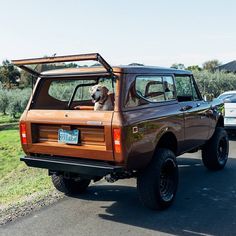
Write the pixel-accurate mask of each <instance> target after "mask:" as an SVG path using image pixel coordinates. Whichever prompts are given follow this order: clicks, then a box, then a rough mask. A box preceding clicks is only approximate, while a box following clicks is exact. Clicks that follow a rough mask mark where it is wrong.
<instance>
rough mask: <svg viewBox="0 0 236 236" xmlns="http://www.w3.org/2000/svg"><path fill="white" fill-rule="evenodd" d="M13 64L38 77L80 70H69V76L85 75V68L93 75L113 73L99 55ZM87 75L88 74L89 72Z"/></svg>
mask: <svg viewBox="0 0 236 236" xmlns="http://www.w3.org/2000/svg"><path fill="white" fill-rule="evenodd" d="M84 61H86V62H88V63H85V62H84ZM94 61H95V62H94ZM12 63H13V64H14V65H16V66H18V67H19V68H21V69H23V70H25V71H27V72H29V73H31V74H32V75H34V76H36V77H41V76H43V74H44V73H43V72H45V71H50V70H56V69H60V70H61V69H68V68H77V69H79V70H76V71H75V70H67V72H68V73H69V74H73V73H75V72H76V73H83V72H84V71H83V68H86V69H87V68H88V67H91V68H92V69H93V70H91V73H92V72H93V73H94V72H97V73H107V74H111V73H112V67H111V66H110V65H109V64H108V63H107V62H106V61H105V60H104V59H103V58H102V57H101V55H100V54H98V53H92V54H80V55H70V56H53V57H43V58H33V59H21V60H12ZM86 73H88V71H87V70H86ZM53 74H55V72H54V73H53ZM48 75H50V73H49V74H48Z"/></svg>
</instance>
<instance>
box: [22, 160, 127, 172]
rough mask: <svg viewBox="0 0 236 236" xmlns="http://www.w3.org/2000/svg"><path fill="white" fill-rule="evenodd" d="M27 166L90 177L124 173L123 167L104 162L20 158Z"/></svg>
mask: <svg viewBox="0 0 236 236" xmlns="http://www.w3.org/2000/svg"><path fill="white" fill-rule="evenodd" d="M20 160H21V161H24V162H25V163H26V165H27V166H31V167H37V168H44V169H48V170H51V171H62V172H71V173H78V174H83V175H92V176H101V177H102V176H105V175H107V174H111V173H119V172H123V171H124V167H122V166H115V165H110V164H108V163H106V162H100V161H91V160H82V159H77V158H69V157H68V158H67V157H55V156H53V157H51V156H50V157H48V156H40V157H34V156H24V157H21V158H20Z"/></svg>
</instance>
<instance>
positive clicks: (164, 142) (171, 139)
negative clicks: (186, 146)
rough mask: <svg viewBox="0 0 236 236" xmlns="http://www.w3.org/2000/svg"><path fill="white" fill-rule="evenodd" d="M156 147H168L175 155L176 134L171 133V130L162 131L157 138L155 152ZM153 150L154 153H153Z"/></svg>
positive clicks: (176, 146) (176, 149)
mask: <svg viewBox="0 0 236 236" xmlns="http://www.w3.org/2000/svg"><path fill="white" fill-rule="evenodd" d="M158 148H167V149H170V150H171V151H172V152H173V153H174V154H175V155H177V152H178V142H177V138H176V136H175V135H174V134H173V132H171V131H168V132H166V133H164V134H163V135H162V136H161V137H160V138H159V140H158V142H157V144H156V149H155V152H156V151H157V149H158ZM155 152H154V154H155Z"/></svg>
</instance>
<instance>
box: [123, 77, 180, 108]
mask: <svg viewBox="0 0 236 236" xmlns="http://www.w3.org/2000/svg"><path fill="white" fill-rule="evenodd" d="M155 76H156V77H161V81H162V87H163V94H164V98H165V100H163V101H151V100H149V99H147V98H145V97H143V96H140V95H139V94H138V93H137V90H136V81H137V78H138V77H155ZM163 77H171V78H172V81H173V88H174V90H173V92H174V96H173V97H174V98H173V99H170V100H166V94H165V92H164V80H163ZM134 86H135V88H134V89H135V95H136V96H137V97H138V98H141V99H143V100H145V101H147V102H148V103H147V104H144V105H143V106H147V105H149V104H161V103H164V102H173V101H176V100H177V95H176V86H175V78H174V75H173V74H143V75H137V76H135V80H134ZM143 106H141V107H143ZM137 107H140V106H137ZM126 108H129V107H126Z"/></svg>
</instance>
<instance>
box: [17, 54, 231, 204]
mask: <svg viewBox="0 0 236 236" xmlns="http://www.w3.org/2000/svg"><path fill="white" fill-rule="evenodd" d="M88 60H94V61H96V63H99V64H100V66H97V64H95V66H87V67H81V66H78V64H76V63H75V62H80V63H81V61H88ZM69 62H70V63H69ZM72 62H73V63H72ZM13 63H14V64H15V65H16V66H18V67H20V68H21V69H23V70H26V71H28V72H29V73H31V74H32V75H33V76H35V77H37V78H38V79H37V82H36V84H35V86H34V89H33V94H32V96H31V98H30V100H29V103H28V105H27V107H26V109H25V111H24V113H23V114H22V116H21V119H20V136H21V142H22V147H23V150H24V152H25V154H26V156H24V157H21V161H24V162H25V163H26V164H27V165H28V166H32V167H38V168H45V169H48V170H49V175H51V177H52V182H53V184H54V186H55V187H56V188H57V189H58V190H59V191H62V192H64V193H66V194H79V193H82V192H84V191H85V190H86V189H87V187H88V185H89V184H90V182H91V181H92V180H93V181H98V180H100V179H101V178H103V177H105V179H106V180H108V181H110V182H113V181H116V180H118V179H123V178H130V177H135V178H137V189H138V193H139V196H140V199H141V201H142V203H143V204H144V205H145V206H146V207H149V208H151V209H164V208H167V207H168V206H170V205H171V203H172V202H173V200H174V197H175V195H176V191H177V186H178V165H177V162H176V157H177V156H179V155H181V154H183V153H186V152H194V151H197V150H199V149H201V150H202V160H203V164H204V165H205V166H206V167H207V168H208V169H209V170H220V169H223V168H224V166H225V164H226V162H227V159H228V148H229V147H228V145H229V144H228V137H227V133H226V132H225V130H224V121H223V116H222V114H221V106H222V104H215V105H212V104H210V103H209V102H206V101H204V100H203V99H202V96H201V94H200V92H199V90H198V87H197V85H196V83H195V80H194V78H193V75H192V73H191V72H189V71H184V70H176V69H167V68H159V67H147V66H117V67H111V66H110V65H109V64H108V63H107V62H106V61H105V60H104V59H103V58H102V57H101V56H100V55H99V54H96V53H95V54H83V55H73V56H57V57H45V58H36V59H26V60H13ZM68 63H69V64H68ZM96 84H101V85H102V86H106V87H107V88H108V89H109V91H110V93H111V94H113V95H114V96H113V98H114V101H113V102H114V109H113V110H112V111H110V110H105V111H104V110H99V111H94V110H93V106H94V104H93V103H92V100H91V96H90V94H89V89H90V88H91V87H92V86H94V85H96Z"/></svg>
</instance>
